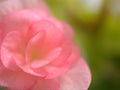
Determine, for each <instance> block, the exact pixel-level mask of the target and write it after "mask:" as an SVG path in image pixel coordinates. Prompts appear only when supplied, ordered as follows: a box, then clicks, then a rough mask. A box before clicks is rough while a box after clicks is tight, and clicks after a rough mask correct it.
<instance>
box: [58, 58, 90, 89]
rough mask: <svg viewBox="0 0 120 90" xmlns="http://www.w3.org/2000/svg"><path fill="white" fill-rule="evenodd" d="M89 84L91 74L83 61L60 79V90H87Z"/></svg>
mask: <svg viewBox="0 0 120 90" xmlns="http://www.w3.org/2000/svg"><path fill="white" fill-rule="evenodd" d="M90 82H91V73H90V70H89V67H88V65H87V64H86V62H85V60H84V59H80V60H79V61H78V62H77V63H76V65H75V66H74V67H73V68H72V69H71V70H70V71H69V72H68V73H66V74H64V75H63V76H62V77H61V79H60V83H61V85H60V90H88V87H89V85H90Z"/></svg>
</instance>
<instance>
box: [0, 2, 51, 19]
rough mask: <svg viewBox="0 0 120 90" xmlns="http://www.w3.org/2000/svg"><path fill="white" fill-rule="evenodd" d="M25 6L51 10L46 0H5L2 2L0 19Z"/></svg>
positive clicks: (0, 4)
mask: <svg viewBox="0 0 120 90" xmlns="http://www.w3.org/2000/svg"><path fill="white" fill-rule="evenodd" d="M24 8H38V9H43V10H45V11H47V12H50V10H49V8H48V6H47V5H46V3H45V1H44V0H5V1H3V2H1V3H0V19H1V18H3V16H4V15H6V14H8V13H10V12H13V11H18V10H22V9H24Z"/></svg>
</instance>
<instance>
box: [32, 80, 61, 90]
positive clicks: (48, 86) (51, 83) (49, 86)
mask: <svg viewBox="0 0 120 90" xmlns="http://www.w3.org/2000/svg"><path fill="white" fill-rule="evenodd" d="M32 90H59V81H58V80H57V79H38V82H37V84H35V86H34V87H33V88H32Z"/></svg>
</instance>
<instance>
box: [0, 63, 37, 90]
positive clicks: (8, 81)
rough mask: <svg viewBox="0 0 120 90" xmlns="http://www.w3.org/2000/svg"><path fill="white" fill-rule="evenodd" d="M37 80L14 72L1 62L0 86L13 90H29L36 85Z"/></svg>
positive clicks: (22, 73)
mask: <svg viewBox="0 0 120 90" xmlns="http://www.w3.org/2000/svg"><path fill="white" fill-rule="evenodd" d="M35 82H36V79H35V78H34V77H32V76H30V75H28V74H26V73H24V72H12V71H9V70H8V69H6V68H4V66H3V65H2V63H1V62H0V86H4V87H9V88H10V89H11V90H28V89H30V87H32V86H33V85H34V83H35Z"/></svg>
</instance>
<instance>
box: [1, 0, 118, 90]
mask: <svg viewBox="0 0 120 90" xmlns="http://www.w3.org/2000/svg"><path fill="white" fill-rule="evenodd" d="M0 1H2V0H0ZM85 1H86V3H87V4H86V3H85ZM92 1H102V2H101V3H100V2H97V3H92ZM46 2H47V4H48V5H49V6H50V8H51V10H52V11H53V13H54V15H55V16H56V17H57V18H58V19H60V20H62V21H63V22H68V23H69V24H70V25H71V26H72V27H73V28H74V30H75V40H76V42H77V43H78V45H79V46H80V48H81V52H82V54H83V56H84V57H85V58H86V60H87V62H88V64H89V66H90V69H91V73H92V83H91V86H90V88H89V90H120V6H119V5H120V0H46ZM0 90H4V89H2V88H0Z"/></svg>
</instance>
